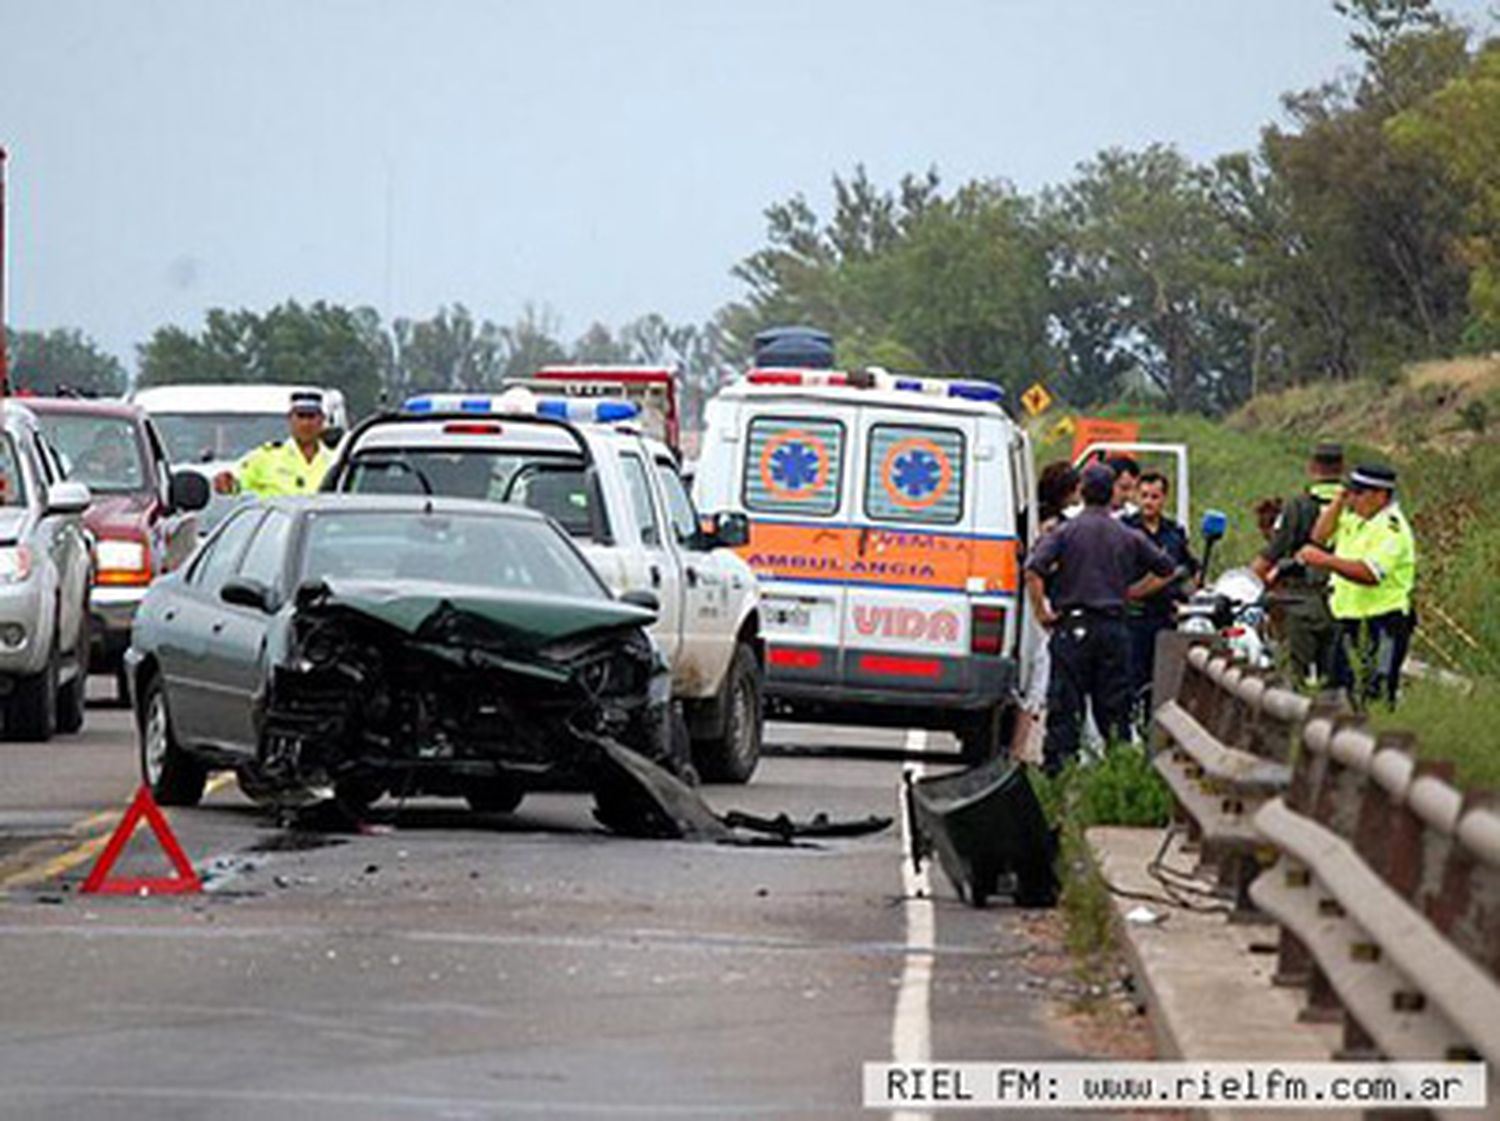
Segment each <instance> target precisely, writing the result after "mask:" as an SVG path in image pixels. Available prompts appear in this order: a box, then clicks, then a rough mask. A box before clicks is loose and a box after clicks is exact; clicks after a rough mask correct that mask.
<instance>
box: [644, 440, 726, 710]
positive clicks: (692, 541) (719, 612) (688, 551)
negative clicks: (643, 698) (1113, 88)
mask: <svg viewBox="0 0 1500 1121" xmlns="http://www.w3.org/2000/svg"><path fill="white" fill-rule="evenodd" d="M655 468H656V480H657V484H658V486H659V487H660V489H661V493H662V496H663V498H664V499H665V500H666V510H667V524H668V528H669V531H670V533H671V544H672V547H673V550H674V551H675V552H676V554H677V555H678V557H679V558H681V571H682V627H681V632H682V639H681V647H680V650H679V653H678V657H677V662H676V666H675V670H676V673H675V676H676V678H677V684H678V691H679V692H680V693H682V694H683V695H685V696H697V695H701V694H702V693H703V692H704V691H705V687H706V686H708V685H710V684H711V683H713V682H717V681H718V680H719V679H720V677H721V676H722V673H723V669H724V667H725V666H727V665H728V664H729V659H730V657H731V656H732V655H733V652H734V651H733V647H734V638H735V636H734V630H733V627H732V626H731V625H730V620H728V619H727V618H726V617H727V616H728V614H729V585H728V581H727V580H726V579H725V577H724V575H723V573H722V572H721V570H720V568H719V566H718V565H716V564H715V563H714V562H713V560H712V558H711V557H710V556H709V555H708V553H706V552H703V551H700V550H699V549H698V547H697V540H698V537H699V526H698V512H697V510H696V509H694V507H693V500H692V498H690V497H689V496H688V490H687V484H686V483H684V482H683V481H682V476H681V475H680V474H678V471H677V465H676V464H675V463H673V462H672V460H671V459H670V458H667V457H663V456H658V457H657V458H656V463H655Z"/></svg>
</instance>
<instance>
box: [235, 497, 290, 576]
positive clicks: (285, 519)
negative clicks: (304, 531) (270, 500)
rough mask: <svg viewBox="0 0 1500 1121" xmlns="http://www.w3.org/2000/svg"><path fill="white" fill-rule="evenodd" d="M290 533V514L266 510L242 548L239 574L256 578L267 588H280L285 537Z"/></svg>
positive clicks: (284, 559) (283, 568) (284, 568)
mask: <svg viewBox="0 0 1500 1121" xmlns="http://www.w3.org/2000/svg"><path fill="white" fill-rule="evenodd" d="M291 534H292V519H291V517H290V515H288V514H284V513H282V512H281V511H280V510H272V511H270V512H269V513H267V514H266V517H265V520H264V521H262V522H261V523H260V529H258V530H257V531H256V534H255V540H253V541H251V542H250V547H249V548H248V549H246V550H245V559H244V560H242V561H240V571H239V574H240V575H241V576H244V577H245V578H247V579H250V580H259V581H260V582H261V583H262V584H264V585H266V587H268V588H280V587H281V585H282V576H283V574H284V573H285V571H286V543H287V538H289V537H290V536H291Z"/></svg>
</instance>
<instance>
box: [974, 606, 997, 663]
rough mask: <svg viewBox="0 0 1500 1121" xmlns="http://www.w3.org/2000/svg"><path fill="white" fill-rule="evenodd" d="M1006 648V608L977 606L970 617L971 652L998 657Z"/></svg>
mask: <svg viewBox="0 0 1500 1121" xmlns="http://www.w3.org/2000/svg"><path fill="white" fill-rule="evenodd" d="M1004 648H1005V608H1003V607H997V606H990V605H984V604H976V605H975V606H974V607H973V608H972V609H971V611H970V615H969V652H970V653H973V654H988V655H990V656H992V657H994V656H997V655H999V654H1000V652H1001V651H1002V650H1003V649H1004Z"/></svg>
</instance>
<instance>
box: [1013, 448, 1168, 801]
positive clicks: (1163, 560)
mask: <svg viewBox="0 0 1500 1121" xmlns="http://www.w3.org/2000/svg"><path fill="white" fill-rule="evenodd" d="M1114 484H1115V475H1114V472H1113V471H1111V470H1110V469H1109V468H1108V467H1105V466H1103V465H1101V464H1093V465H1091V466H1089V467H1087V468H1085V469H1084V472H1083V485H1082V491H1083V502H1084V508H1083V511H1082V512H1081V513H1080V514H1079V515H1078V516H1077V517H1075V518H1072V519H1070V520H1068V521H1065V522H1063V523H1062V524H1061V525H1059V526H1058V527H1057V528H1056V529H1055V530H1053V531H1052V532H1051V533H1049V534H1047V535H1046V536H1045V537H1043V538H1042V539H1041V540H1040V541H1038V542H1037V543H1036V546H1035V548H1033V550H1032V553H1031V557H1030V558H1029V559H1028V560H1027V562H1026V591H1027V595H1028V596H1029V597H1030V599H1031V606H1032V609H1033V610H1034V611H1035V613H1036V619H1037V622H1039V623H1040V624H1041V625H1042V626H1043V627H1045V628H1046V629H1047V630H1048V631H1049V632H1050V633H1051V637H1050V638H1049V639H1048V644H1047V649H1048V652H1049V654H1050V656H1051V662H1052V676H1051V681H1050V682H1049V685H1048V690H1047V735H1046V739H1045V742H1044V744H1043V749H1042V756H1043V764H1042V766H1043V769H1044V770H1045V771H1046V773H1047V774H1049V775H1056V774H1057V773H1058V772H1059V771H1061V770H1062V769H1063V767H1064V766H1065V765H1066V764H1067V762H1068V760H1069V759H1070V758H1072V757H1073V756H1074V755H1076V754H1077V753H1078V737H1079V733H1080V731H1081V729H1082V725H1083V715H1084V706H1085V704H1086V703H1089V702H1092V704H1093V710H1094V722H1095V723H1096V724H1097V725H1098V727H1099V731H1100V732H1101V733H1102V734H1103V735H1104V736H1105V737H1106V738H1107V737H1110V736H1116V737H1118V738H1120V739H1122V740H1124V739H1128V738H1129V736H1130V637H1129V634H1128V633H1127V631H1126V629H1125V604H1126V603H1127V602H1128V601H1129V600H1130V599H1134V598H1140V597H1144V596H1150V595H1153V594H1155V593H1156V592H1158V591H1160V590H1161V589H1162V588H1163V587H1165V586H1166V585H1167V583H1168V582H1169V580H1170V578H1171V577H1172V575H1173V574H1174V573H1175V571H1176V565H1175V564H1173V563H1172V558H1171V557H1169V556H1168V555H1167V554H1166V553H1164V552H1162V551H1161V550H1160V549H1158V548H1157V547H1156V546H1155V545H1153V544H1152V543H1151V542H1150V541H1149V540H1147V539H1146V536H1145V535H1144V534H1142V533H1141V532H1139V531H1138V530H1133V529H1131V528H1129V527H1128V526H1126V525H1124V524H1122V523H1121V522H1120V521H1118V520H1117V519H1116V518H1114V517H1113V516H1112V515H1111V513H1110V498H1111V496H1112V494H1113V493H1114ZM1142 572H1146V573H1148V575H1147V576H1146V577H1145V578H1143V579H1141V578H1140V574H1141V573H1142ZM1049 585H1050V590H1049Z"/></svg>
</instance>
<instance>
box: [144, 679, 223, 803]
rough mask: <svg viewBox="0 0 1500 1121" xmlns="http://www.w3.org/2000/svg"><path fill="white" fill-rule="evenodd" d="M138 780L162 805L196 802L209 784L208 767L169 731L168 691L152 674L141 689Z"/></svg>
mask: <svg viewBox="0 0 1500 1121" xmlns="http://www.w3.org/2000/svg"><path fill="white" fill-rule="evenodd" d="M139 724H140V727H139V731H140V743H141V780H142V781H143V782H145V784H146V785H147V786H149V787H150V788H151V796H152V797H153V798H155V799H156V800H157V802H158V803H159V804H161V805H163V806H196V805H197V804H198V803H199V802H201V801H203V790H204V787H206V786H207V785H208V767H207V766H205V765H204V764H203V763H202V762H201V761H199V760H197V759H194V758H193V757H192V756H191V755H189V754H188V753H187V752H185V751H183V750H182V748H181V746H180V745H179V744H178V743H177V737H176V736H175V735H173V734H172V715H171V713H170V712H169V711H168V710H167V691H166V689H165V688H164V687H163V686H162V683H161V675H160V674H152V675H151V677H150V678H149V679H147V681H146V684H145V687H144V688H143V689H142V691H141V709H140V716H139Z"/></svg>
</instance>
